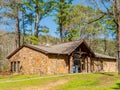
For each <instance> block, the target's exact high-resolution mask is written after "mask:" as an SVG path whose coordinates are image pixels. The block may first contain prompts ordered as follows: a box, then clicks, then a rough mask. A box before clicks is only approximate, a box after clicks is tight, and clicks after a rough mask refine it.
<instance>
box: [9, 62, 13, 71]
mask: <svg viewBox="0 0 120 90" xmlns="http://www.w3.org/2000/svg"><path fill="white" fill-rule="evenodd" d="M10 71H11V72H13V62H11V70H10Z"/></svg>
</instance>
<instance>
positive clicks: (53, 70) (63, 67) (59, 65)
mask: <svg viewBox="0 0 120 90" xmlns="http://www.w3.org/2000/svg"><path fill="white" fill-rule="evenodd" d="M48 58H49V65H48V73H49V74H62V73H68V72H69V70H68V68H69V64H68V56H67V55H53V54H49V55H48Z"/></svg>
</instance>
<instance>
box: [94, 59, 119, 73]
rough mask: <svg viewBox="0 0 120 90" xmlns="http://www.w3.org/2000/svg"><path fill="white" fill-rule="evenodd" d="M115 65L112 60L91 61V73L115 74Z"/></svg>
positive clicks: (114, 61)
mask: <svg viewBox="0 0 120 90" xmlns="http://www.w3.org/2000/svg"><path fill="white" fill-rule="evenodd" d="M116 71H117V64H116V60H114V59H100V58H94V59H93V72H116Z"/></svg>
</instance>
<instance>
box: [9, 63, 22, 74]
mask: <svg viewBox="0 0 120 90" xmlns="http://www.w3.org/2000/svg"><path fill="white" fill-rule="evenodd" d="M17 71H18V72H20V61H18V62H15V61H14V62H11V72H17Z"/></svg>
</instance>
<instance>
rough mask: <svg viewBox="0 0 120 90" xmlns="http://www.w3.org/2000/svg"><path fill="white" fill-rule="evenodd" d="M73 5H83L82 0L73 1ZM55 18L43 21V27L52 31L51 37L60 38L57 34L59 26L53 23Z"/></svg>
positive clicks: (47, 18)
mask: <svg viewBox="0 0 120 90" xmlns="http://www.w3.org/2000/svg"><path fill="white" fill-rule="evenodd" d="M72 3H73V4H79V3H81V2H80V0H73V2H72ZM53 19H54V17H53V16H51V17H46V18H44V19H43V20H42V21H41V25H42V26H47V27H48V28H49V29H50V33H49V34H50V35H52V36H54V37H59V36H58V35H57V34H56V33H55V32H56V29H57V27H58V25H57V24H56V23H55V22H54V21H53Z"/></svg>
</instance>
